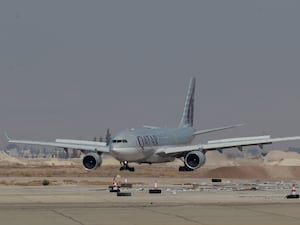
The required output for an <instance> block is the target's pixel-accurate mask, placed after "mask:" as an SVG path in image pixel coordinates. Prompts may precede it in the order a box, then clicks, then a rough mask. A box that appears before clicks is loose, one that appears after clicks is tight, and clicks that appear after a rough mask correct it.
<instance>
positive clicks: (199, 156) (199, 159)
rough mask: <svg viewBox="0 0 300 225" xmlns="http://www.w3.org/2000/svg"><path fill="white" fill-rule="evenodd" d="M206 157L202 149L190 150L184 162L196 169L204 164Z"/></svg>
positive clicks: (190, 167)
mask: <svg viewBox="0 0 300 225" xmlns="http://www.w3.org/2000/svg"><path fill="white" fill-rule="evenodd" d="M205 161H206V157H205V155H204V154H203V152H202V151H192V152H189V153H188V154H187V155H186V156H185V157H184V164H185V166H186V167H187V168H189V169H191V170H195V169H198V168H200V167H201V166H203V165H204V163H205Z"/></svg>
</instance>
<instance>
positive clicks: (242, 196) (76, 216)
mask: <svg viewBox="0 0 300 225" xmlns="http://www.w3.org/2000/svg"><path fill="white" fill-rule="evenodd" d="M171 183H172V182H171ZM261 184H262V185H261V186H260V185H259V184H257V183H256V184H254V183H250V184H242V185H241V184H237V183H232V182H231V183H230V185H229V184H228V185H213V184H207V183H206V184H203V185H190V184H188V185H184V184H182V185H180V184H165V185H162V187H160V188H161V189H162V194H156V195H155V194H154V195H151V194H149V193H148V189H149V187H147V186H143V185H134V187H133V188H132V189H123V190H121V191H123V192H131V193H132V196H131V197H118V196H116V193H110V192H109V191H108V190H107V186H78V185H60V186H37V187H33V186H0V218H1V220H0V224H3V225H20V224H30V225H41V224H43V225H50V224H51V225H53V224H55V225H78V224H80V225H99V224H108V225H109V224H130V225H133V224H139V225H146V224H147V225H148V224H149V225H150V224H151V225H152V224H172V225H180V224H185V225H186V224H299V223H300V213H299V211H300V200H299V199H286V198H285V195H286V194H288V193H289V189H288V188H289V187H288V186H286V184H285V183H280V182H274V183H267V182H263V183H261ZM254 185H256V186H255V187H256V188H254ZM236 186H238V188H236Z"/></svg>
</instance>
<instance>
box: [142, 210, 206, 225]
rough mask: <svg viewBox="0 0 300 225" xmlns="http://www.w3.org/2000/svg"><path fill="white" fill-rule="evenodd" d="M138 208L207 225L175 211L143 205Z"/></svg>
mask: <svg viewBox="0 0 300 225" xmlns="http://www.w3.org/2000/svg"><path fill="white" fill-rule="evenodd" d="M139 209H142V210H145V211H150V212H153V213H156V214H160V215H165V216H170V217H177V218H179V219H182V220H184V221H186V222H191V223H195V224H198V225H208V224H205V223H200V222H199V221H197V220H193V219H190V218H187V217H185V216H181V215H178V214H175V213H168V212H162V211H157V210H155V208H152V207H143V208H139Z"/></svg>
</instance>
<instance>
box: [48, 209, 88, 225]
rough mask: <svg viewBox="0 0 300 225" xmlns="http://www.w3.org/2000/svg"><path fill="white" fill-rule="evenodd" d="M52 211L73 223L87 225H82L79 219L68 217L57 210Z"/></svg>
mask: <svg viewBox="0 0 300 225" xmlns="http://www.w3.org/2000/svg"><path fill="white" fill-rule="evenodd" d="M51 211H52V212H54V213H55V214H58V215H60V216H62V217H65V218H67V219H69V220H71V221H73V222H75V223H78V224H80V225H85V224H84V223H82V222H81V221H79V220H77V219H74V218H73V217H72V216H68V215H66V214H64V213H63V212H59V211H57V210H56V209H52V210H51Z"/></svg>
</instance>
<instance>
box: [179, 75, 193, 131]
mask: <svg viewBox="0 0 300 225" xmlns="http://www.w3.org/2000/svg"><path fill="white" fill-rule="evenodd" d="M195 84H196V79H195V78H194V77H192V78H191V80H190V85H189V90H188V93H187V96H186V100H185V105H184V110H183V114H182V117H181V120H180V123H179V126H178V127H192V126H193V122H194V96H195Z"/></svg>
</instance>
